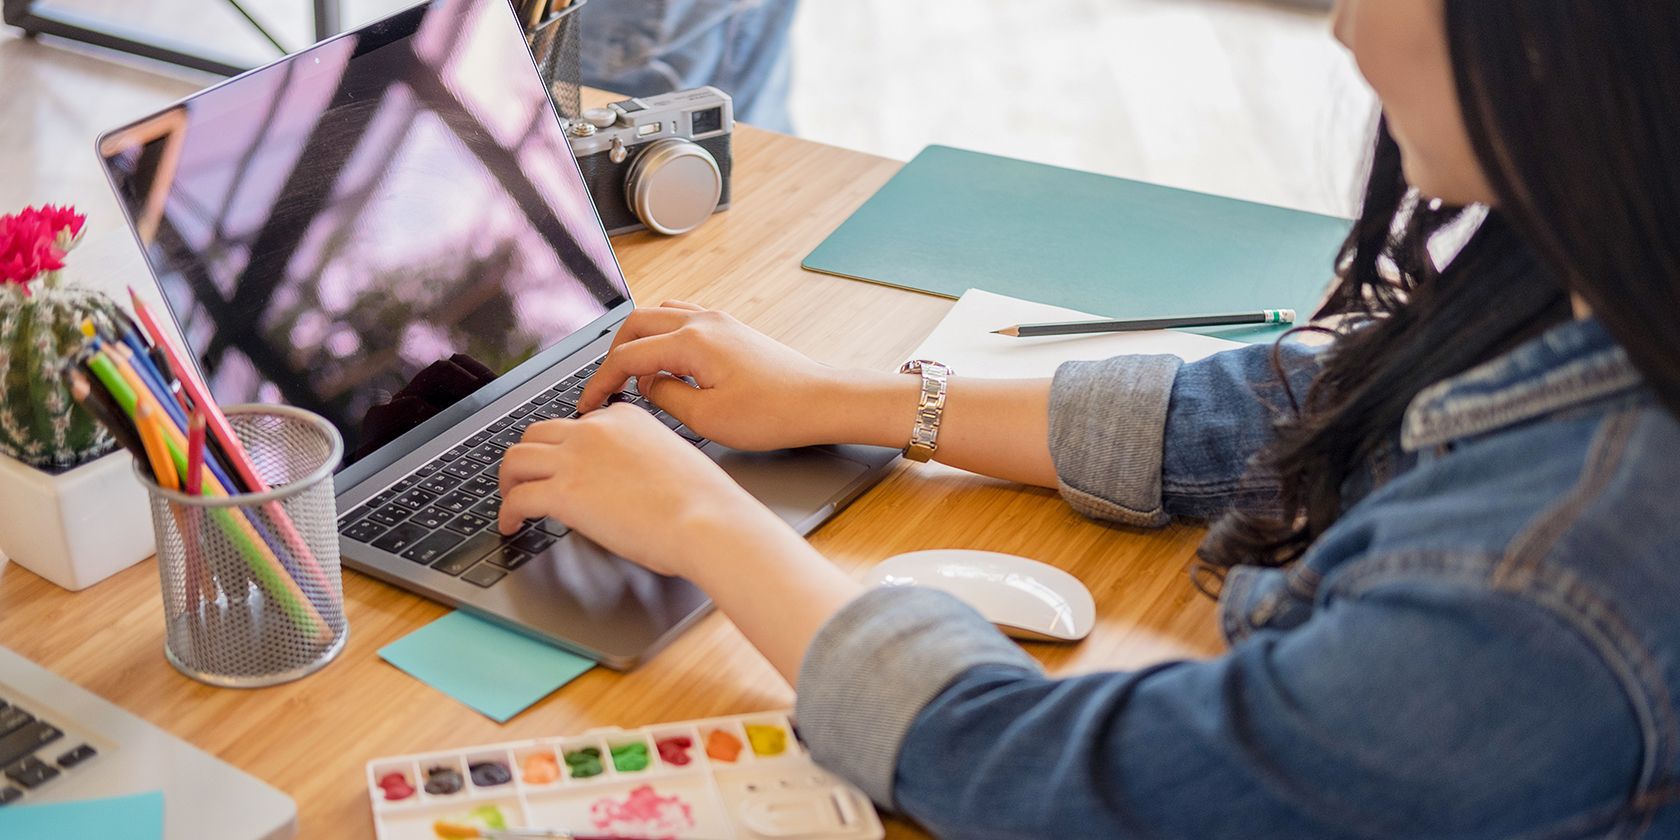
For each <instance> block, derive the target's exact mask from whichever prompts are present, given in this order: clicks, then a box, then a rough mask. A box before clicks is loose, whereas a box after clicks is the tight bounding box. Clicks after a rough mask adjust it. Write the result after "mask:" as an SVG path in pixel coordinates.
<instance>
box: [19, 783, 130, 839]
mask: <svg viewBox="0 0 1680 840" xmlns="http://www.w3.org/2000/svg"><path fill="white" fill-rule="evenodd" d="M0 837H7V838H11V837H17V838H25V837H51V838H53V840H163V794H162V793H161V792H158V791H153V792H151V793H141V794H136V795H134V796H119V797H116V798H114V799H87V800H83V801H80V802H53V803H50V804H46V805H24V804H22V803H16V804H12V805H7V806H6V807H4V808H0Z"/></svg>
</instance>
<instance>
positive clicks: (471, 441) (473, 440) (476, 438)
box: [461, 431, 495, 446]
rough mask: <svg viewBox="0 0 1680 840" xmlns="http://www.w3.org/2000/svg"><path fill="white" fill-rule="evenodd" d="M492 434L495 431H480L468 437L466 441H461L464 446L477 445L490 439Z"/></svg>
mask: <svg viewBox="0 0 1680 840" xmlns="http://www.w3.org/2000/svg"><path fill="white" fill-rule="evenodd" d="M492 434H495V433H494V432H487V431H486V432H479V433H478V434H475V435H473V436H472V437H470V438H467V439H466V440H465V441H463V442H462V443H461V445H462V446H477V445H479V444H481V443H483V442H485V441H487V440H489V439H490V436H491V435H492Z"/></svg>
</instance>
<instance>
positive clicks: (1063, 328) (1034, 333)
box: [992, 309, 1295, 338]
mask: <svg viewBox="0 0 1680 840" xmlns="http://www.w3.org/2000/svg"><path fill="white" fill-rule="evenodd" d="M1293 323H1295V310H1293V309H1265V310H1262V311H1260V312H1245V313H1241V314H1236V315H1190V316H1185V317H1182V318H1145V319H1142V320H1136V321H1064V322H1060V323H1050V324H1016V325H1015V326H1013V327H1004V328H1003V329H1001V330H992V333H993V334H994V335H1007V336H1012V337H1018V338H1036V337H1040V336H1050V335H1092V334H1096V333H1116V332H1139V331H1142V330H1176V329H1183V328H1185V327H1236V326H1244V325H1249V324H1293Z"/></svg>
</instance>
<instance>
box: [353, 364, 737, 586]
mask: <svg viewBox="0 0 1680 840" xmlns="http://www.w3.org/2000/svg"><path fill="white" fill-rule="evenodd" d="M602 358H605V357H604V356H603V357H602ZM600 364H601V359H596V360H595V361H594V362H591V363H590V364H588V365H586V366H584V367H583V369H581V370H579V371H578V372H577V373H575V374H573V375H572V376H568V377H566V378H565V379H563V380H561V381H560V382H558V383H556V384H555V385H554V386H553V387H551V388H549V389H547V390H545V391H543V392H542V393H540V394H537V395H536V396H535V397H533V398H532V399H530V400H529V401H527V402H525V403H523V404H522V405H519V406H518V407H516V408H514V409H513V410H512V411H509V412H508V413H507V414H506V415H504V416H502V417H501V418H499V419H497V420H496V421H495V422H492V423H490V424H489V425H488V426H485V427H484V428H483V429H480V430H479V431H478V432H477V433H475V434H473V435H471V436H470V437H468V438H467V439H465V440H463V441H461V442H460V443H459V444H457V445H455V446H453V447H451V448H450V449H449V450H448V451H446V452H444V453H443V454H441V455H439V456H437V457H436V458H434V459H432V460H431V461H429V462H427V463H426V464H424V465H423V466H421V467H420V468H419V469H417V470H415V471H414V472H413V473H410V474H409V475H407V476H405V477H403V478H402V479H401V480H399V481H397V482H396V483H395V484H392V485H391V486H390V487H388V488H386V489H385V490H384V491H383V492H381V493H379V494H377V495H375V496H374V497H373V498H371V499H368V500H367V501H366V502H365V503H363V504H362V505H361V506H360V507H358V508H356V509H355V510H352V511H350V512H349V513H347V514H345V515H344V516H342V517H340V518H339V523H338V532H339V534H340V535H342V536H343V537H345V538H346V539H351V540H355V541H356V542H359V543H366V544H368V545H371V546H373V547H374V548H377V549H380V550H382V551H386V552H389V553H391V554H395V555H398V556H400V557H403V558H404V559H407V560H411V561H413V562H415V563H418V564H420V565H424V566H430V567H432V568H433V569H435V570H437V571H439V572H442V573H444V574H446V575H450V576H452V577H459V578H461V579H462V580H465V581H467V582H469V583H473V584H476V585H478V586H483V587H490V586H494V585H496V584H497V583H499V582H501V580H502V579H503V578H505V577H507V575H508V573H509V572H512V571H513V570H515V569H518V568H519V567H520V566H523V565H524V564H525V563H527V562H530V560H531V558H533V557H536V556H537V555H540V554H542V553H543V552H544V551H547V550H548V548H549V547H550V546H552V545H554V543H555V542H556V541H558V540H559V539H560V538H561V537H563V536H565V535H566V534H567V533H568V532H569V531H570V530H571V529H570V528H568V527H567V526H566V525H564V524H563V523H560V522H557V521H555V520H554V519H549V518H545V519H539V520H534V521H527V522H526V523H525V525H524V527H522V528H521V529H520V530H519V532H518V533H515V534H514V535H512V536H508V537H504V536H502V535H501V533H500V532H498V531H497V530H496V516H497V514H498V513H499V512H500V508H501V504H502V494H501V493H500V492H499V487H500V481H499V478H498V476H499V474H500V471H501V465H502V453H503V452H504V451H506V449H507V448H508V447H510V446H512V445H514V444H515V443H518V442H519V439H520V437H521V436H523V435H524V434H525V430H526V429H527V428H529V427H530V426H531V424H533V423H539V422H541V421H543V420H554V419H559V418H563V417H576V416H577V415H578V411H577V402H578V399H579V398H580V397H582V396H583V386H584V383H586V382H588V381H589V377H590V376H591V375H593V374H594V373H595V371H596V370H597V369H599V367H600ZM635 387H636V386H635V381H634V380H631V381H630V383H629V384H628V385H627V387H626V389H625V390H624V391H621V392H620V393H618V394H616V395H614V397H613V400H614V401H615V402H628V403H631V404H633V405H636V406H638V407H640V408H642V409H645V410H647V411H648V412H649V413H651V414H652V415H653V416H654V417H656V418H658V419H659V421H660V422H661V423H664V424H665V426H666V427H667V428H669V429H671V431H673V432H675V433H676V434H678V435H681V436H682V438H683V439H684V440H687V441H688V442H689V443H692V444H694V445H695V446H704V445H705V443H706V440H705V439H704V438H702V437H700V436H699V435H697V434H695V433H694V432H693V431H691V430H689V429H688V427H686V426H684V425H683V424H682V423H681V421H679V420H677V418H675V417H672V416H671V415H669V414H666V413H665V412H663V411H660V410H659V409H658V408H656V407H655V406H654V405H653V404H652V403H650V402H648V401H647V400H646V399H645V398H643V397H642V396H641V395H640V394H638V393H636V390H635Z"/></svg>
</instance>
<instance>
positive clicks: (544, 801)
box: [367, 713, 885, 840]
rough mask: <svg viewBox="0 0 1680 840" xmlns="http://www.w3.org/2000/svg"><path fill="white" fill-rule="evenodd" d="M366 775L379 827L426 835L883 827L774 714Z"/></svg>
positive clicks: (765, 835) (843, 836)
mask: <svg viewBox="0 0 1680 840" xmlns="http://www.w3.org/2000/svg"><path fill="white" fill-rule="evenodd" d="M367 780H368V796H369V798H370V799H371V800H372V802H373V820H374V825H375V827H376V829H377V831H378V837H379V840H435V838H437V837H438V836H439V835H438V832H437V826H438V823H439V822H440V821H447V822H450V823H456V824H465V825H472V826H477V827H479V828H543V829H554V830H559V831H566V832H571V833H574V834H579V835H585V836H608V837H625V838H638V840H653V839H654V838H672V840H761V838H762V839H763V840H769V838H802V840H879V838H881V837H883V836H884V835H885V832H884V830H883V829H882V826H881V818H880V816H879V815H877V814H876V813H875V807H874V806H873V805H872V804H871V803H870V801H869V798H868V797H867V796H865V795H864V794H863V792H862V791H860V790H858V789H857V788H854V787H852V786H851V785H849V784H847V783H846V782H843V781H841V780H840V779H839V778H838V777H836V776H834V775H833V774H831V773H829V772H827V771H825V770H823V769H822V768H820V767H818V766H817V765H816V763H815V762H813V761H812V760H811V756H810V754H809V753H807V752H806V751H805V748H804V746H803V745H801V744H800V743H799V739H798V738H797V736H796V735H795V733H794V730H793V727H792V726H791V725H790V723H789V720H788V717H787V715H785V714H779V713H767V714H756V715H740V716H735V717H723V718H708V719H706V720H697V721H686V722H681V723H667V724H659V725H657V726H647V727H643V728H640V729H628V730H627V729H618V728H611V729H595V730H590V731H589V732H586V733H584V734H582V735H578V736H575V737H560V738H539V739H536V740H530V741H516V742H510V743H504V744H490V745H487V746H480V747H467V748H464V749H456V750H448V751H444V752H433V753H423V754H419V755H407V756H396V757H392V758H380V759H375V760H373V761H370V762H368V765H367Z"/></svg>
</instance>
